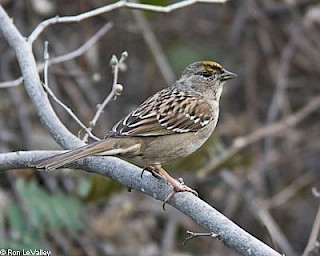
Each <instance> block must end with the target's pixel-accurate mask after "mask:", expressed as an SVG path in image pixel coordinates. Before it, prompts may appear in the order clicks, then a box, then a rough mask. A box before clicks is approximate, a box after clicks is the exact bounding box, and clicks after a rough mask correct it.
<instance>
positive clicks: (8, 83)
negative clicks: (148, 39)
mask: <svg viewBox="0 0 320 256" xmlns="http://www.w3.org/2000/svg"><path fill="white" fill-rule="evenodd" d="M112 27H113V23H112V22H108V23H107V24H105V25H104V26H103V27H102V28H100V29H99V30H98V31H97V32H96V33H95V34H94V35H93V36H92V37H91V38H90V39H89V40H88V41H86V42H85V43H84V44H83V45H81V46H80V47H79V48H77V49H76V50H74V51H72V52H68V53H66V54H63V55H60V56H57V57H54V58H52V59H50V60H49V61H48V66H49V67H50V66H51V65H53V64H58V63H62V62H66V61H69V60H72V59H75V58H77V57H79V56H81V55H82V54H83V53H85V52H86V51H87V50H89V49H90V48H91V47H92V46H93V45H94V44H95V43H96V42H98V41H99V39H100V38H102V37H103V36H104V35H105V34H106V33H107V32H108V31H109V30H110V29H111V28H112ZM37 69H38V72H41V71H43V69H44V63H43V62H42V63H39V64H38V65H37ZM22 82H23V78H22V76H21V77H19V78H17V79H15V80H11V81H5V82H1V83H0V88H9V87H15V86H19V85H21V84H22Z"/></svg>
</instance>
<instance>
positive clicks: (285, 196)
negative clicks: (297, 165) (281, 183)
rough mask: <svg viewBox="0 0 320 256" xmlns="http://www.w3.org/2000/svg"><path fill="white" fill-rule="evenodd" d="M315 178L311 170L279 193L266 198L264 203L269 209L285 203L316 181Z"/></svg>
mask: <svg viewBox="0 0 320 256" xmlns="http://www.w3.org/2000/svg"><path fill="white" fill-rule="evenodd" d="M314 180H315V177H314V175H313V174H312V173H311V172H307V173H306V174H303V175H301V176H299V177H298V178H297V179H295V180H294V181H293V182H292V183H291V184H290V185H288V186H287V187H285V188H284V189H282V190H281V191H280V192H279V193H277V194H276V195H274V196H273V197H271V198H269V199H267V200H265V201H264V205H265V206H266V208H268V209H270V208H275V207H278V206H280V205H283V204H285V203H287V202H288V201H289V199H290V198H292V197H294V196H295V195H296V194H297V193H298V192H299V191H300V190H301V189H303V188H305V187H307V186H308V185H310V184H311V183H312V182H314Z"/></svg>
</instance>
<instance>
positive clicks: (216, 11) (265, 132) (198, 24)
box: [0, 0, 320, 256]
mask: <svg viewBox="0 0 320 256" xmlns="http://www.w3.org/2000/svg"><path fill="white" fill-rule="evenodd" d="M112 2H114V1H102V0H82V1H61V0H57V1H49V0H33V1H31V0H28V1H15V0H1V1H0V3H1V4H3V7H4V8H5V10H6V11H7V12H8V13H9V15H10V16H11V17H12V18H13V21H14V24H15V25H16V26H17V28H18V29H19V31H20V32H21V33H22V34H23V35H24V36H26V37H27V36H29V35H30V34H31V32H32V31H33V30H34V29H35V28H36V26H37V25H38V24H39V23H40V22H41V21H43V20H45V19H48V18H50V17H54V16H56V15H59V16H66V15H76V14H80V13H83V12H86V11H88V10H91V9H94V8H97V7H101V6H104V5H107V4H110V3H112ZM141 2H143V3H149V4H154V5H161V6H162V5H163V6H164V5H168V4H171V3H174V2H176V1H160V0H159V1H141ZM109 22H111V23H112V24H113V26H112V28H111V29H110V30H108V31H107V32H106V33H105V34H103V36H102V37H101V38H100V39H99V40H98V42H97V43H95V44H94V45H93V46H91V47H90V49H89V50H87V51H85V52H84V53H83V54H81V55H80V56H79V57H76V58H73V59H70V60H68V61H65V62H62V63H58V64H52V65H50V68H49V86H50V88H51V89H52V90H53V92H54V93H55V95H56V96H57V97H58V98H59V99H60V100H62V101H63V102H64V103H65V104H66V105H68V106H69V107H70V108H71V109H72V110H73V111H74V113H76V115H77V116H78V117H79V119H81V120H82V121H83V123H85V124H88V123H89V122H90V120H92V118H93V116H94V114H95V112H96V107H97V105H98V104H100V103H101V102H102V101H103V100H104V98H105V97H106V96H107V95H108V94H109V93H110V91H111V88H112V82H113V74H112V70H111V67H110V64H109V62H110V59H111V56H112V55H113V54H114V55H116V56H117V57H120V55H121V53H122V52H123V51H127V52H128V54H129V56H128V58H127V59H126V61H125V63H126V65H125V66H124V65H123V66H122V69H121V72H120V73H119V83H121V84H122V85H123V87H124V90H123V93H122V94H121V96H119V97H117V98H116V100H114V101H111V102H110V103H109V104H108V106H107V108H106V110H105V112H104V113H103V115H102V117H101V118H100V119H99V121H98V123H97V125H96V127H95V128H94V129H93V133H94V134H95V135H96V136H98V137H100V138H102V137H104V136H105V135H106V134H107V132H108V131H109V130H110V128H111V127H112V126H113V124H114V123H115V122H117V121H118V120H119V119H120V118H121V117H122V116H123V115H125V114H127V113H128V112H129V111H130V110H132V109H133V108H135V107H137V106H138V105H139V104H140V103H141V102H142V101H143V100H144V99H146V98H147V97H149V96H150V95H152V94H153V93H154V92H156V91H158V90H160V89H162V88H164V87H166V86H167V85H168V84H170V83H172V82H173V81H174V80H175V79H176V78H177V77H179V75H180V73H181V72H182V70H183V69H184V68H185V67H186V66H187V65H188V64H190V63H191V62H194V61H199V60H215V61H217V62H219V63H221V64H222V65H223V66H224V67H225V68H226V69H228V70H230V71H232V72H234V73H237V74H238V77H237V79H235V80H232V81H230V82H228V83H227V85H226V86H225V90H224V93H223V95H222V101H221V112H220V120H219V123H218V126H217V128H216V130H215V132H214V135H213V136H212V137H211V138H210V140H209V141H208V142H207V143H206V144H205V146H204V147H202V148H201V149H200V150H199V151H198V152H196V153H195V154H193V155H192V156H190V157H188V158H186V159H182V160H179V161H177V162H173V163H170V164H168V165H167V166H166V169H167V171H169V172H170V174H171V175H173V176H174V177H183V178H184V181H185V182H186V184H188V185H189V186H190V187H192V188H194V189H196V190H197V191H198V192H199V195H200V197H201V198H202V199H204V200H205V201H206V202H208V203H209V204H211V205H212V206H214V207H215V208H217V209H218V210H219V211H221V212H222V213H223V214H225V215H226V216H227V217H228V218H230V219H231V220H233V221H234V222H235V223H237V224H238V225H239V226H241V227H242V228H244V229H245V230H247V231H248V232H250V233H251V234H253V235H254V236H256V237H258V238H259V239H261V240H262V241H264V242H265V243H268V244H269V245H271V246H272V247H274V248H275V249H276V250H278V251H279V252H283V253H286V255H290V256H294V255H302V253H303V251H304V250H305V248H306V245H307V243H308V240H309V236H310V232H311V230H312V227H315V228H316V226H315V218H316V214H317V211H318V208H319V193H318V192H317V191H318V190H317V189H320V182H319V177H320V170H319V168H320V122H319V121H320V111H319V107H320V99H319V94H320V44H319V42H320V4H319V1H318V0H292V1H277V0H263V1H254V0H246V1H244V0H237V1H235V0H230V1H228V2H227V3H226V4H204V3H201V4H200V3H198V4H195V5H192V6H189V7H186V8H182V9H179V10H175V11H173V12H170V13H168V14H164V13H156V12H141V11H136V10H135V11H134V10H130V9H119V10H115V11H112V12H108V13H105V14H102V15H100V16H97V17H94V18H90V19H86V20H84V21H82V22H80V23H62V24H56V25H53V26H50V27H49V28H47V29H46V30H45V31H44V32H43V33H42V34H41V35H40V37H39V38H37V40H36V41H35V42H34V44H33V51H34V54H35V57H36V60H37V61H38V63H42V62H43V52H44V42H45V41H48V42H49V53H50V57H51V58H54V57H57V56H61V55H64V54H67V53H69V52H72V51H75V50H77V49H79V47H81V46H82V45H83V44H85V43H86V42H88V40H91V39H92V38H94V35H95V33H96V32H97V31H98V30H99V29H100V28H101V27H102V26H104V25H105V24H106V23H109ZM0 42H1V43H0V56H1V58H0V92H1V93H0V152H10V151H15V150H34V149H59V146H58V145H57V144H56V143H55V142H54V141H53V140H52V139H51V138H50V136H49V134H48V132H47V131H46V130H45V129H44V128H43V127H42V125H41V123H40V122H39V118H38V116H37V114H36V112H35V109H34V107H33V106H32V104H31V102H30V100H29V98H28V96H27V94H26V93H25V91H24V88H23V86H22V85H17V84H19V83H16V84H15V82H12V81H14V80H15V79H17V78H19V76H20V70H19V67H18V65H17V61H16V58H15V55H14V52H13V51H12V50H11V49H10V48H9V46H8V44H7V43H6V42H5V40H4V38H3V37H2V35H0ZM40 74H41V77H43V75H42V73H41V72H40ZM4 82H9V83H7V84H4ZM53 105H54V108H55V110H56V112H57V114H58V116H59V117H60V118H61V120H62V121H63V123H64V124H65V125H66V126H67V127H68V128H69V129H70V130H71V131H72V132H73V133H74V134H79V136H83V135H84V132H83V130H81V128H80V127H79V125H78V124H77V123H76V122H75V121H74V120H73V119H72V118H71V117H70V116H69V115H68V114H67V113H66V112H65V110H64V109H62V108H61V107H60V106H58V105H57V104H56V103H54V102H53ZM0 216H1V218H0V247H1V248H13V249H30V248H35V249H39V248H42V249H49V250H51V251H52V254H53V255H145V256H153V255H183V256H184V255H231V256H232V255H238V254H237V253H235V252H233V251H232V250H230V249H228V248H226V247H225V246H224V245H222V244H221V242H219V241H218V240H217V241H215V240H213V239H212V238H196V239H192V240H190V241H188V242H187V243H186V245H182V241H183V240H184V239H185V238H186V237H187V235H186V233H185V232H186V230H192V231H197V232H202V231H203V230H202V229H201V228H200V227H199V226H198V225H196V224H195V223H194V222H193V221H192V220H190V219H188V218H187V217H185V216H184V215H183V214H182V213H180V212H178V211H176V210H175V209H173V208H172V207H171V206H169V205H168V206H167V210H166V211H163V210H162V203H161V202H159V201H156V200H154V199H153V198H150V197H148V196H146V195H144V194H141V193H139V192H136V191H132V192H131V193H129V192H128V191H127V190H126V188H124V187H122V186H121V185H120V184H118V183H116V182H114V181H112V180H110V179H108V178H106V177H102V176H98V175H92V174H88V173H85V172H82V171H72V170H65V171H61V170H59V171H54V172H50V173H48V172H37V171H34V170H33V169H26V170H10V171H7V172H2V173H0ZM311 250H313V252H311V253H310V254H309V255H319V254H318V253H319V251H318V252H317V250H316V248H313V247H312V248H311ZM305 255H308V254H305Z"/></svg>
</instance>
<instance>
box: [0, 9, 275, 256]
mask: <svg viewBox="0 0 320 256" xmlns="http://www.w3.org/2000/svg"><path fill="white" fill-rule="evenodd" d="M0 30H1V31H2V33H3V35H4V37H5V39H6V40H7V41H8V43H9V44H10V46H11V47H12V48H13V50H14V51H15V53H16V56H17V60H18V62H19V65H20V69H21V72H22V76H23V79H24V86H25V90H26V91H27V93H28V95H29V97H30V99H31V101H32V103H33V105H34V107H35V108H36V110H37V112H38V114H39V116H40V120H41V122H42V124H43V125H44V127H45V128H46V129H47V130H48V131H49V133H50V134H51V136H52V137H53V138H54V139H55V140H56V141H57V143H59V144H60V145H61V146H62V147H63V148H73V147H79V146H81V145H83V143H82V142H81V140H79V139H78V138H77V137H76V136H74V135H73V134H72V133H70V132H69V130H68V129H67V128H66V127H65V126H64V125H63V124H62V123H61V121H60V120H59V118H58V117H57V115H56V114H55V112H54V110H53V109H52V107H51V105H50V102H49V101H48V98H47V96H46V94H45V92H44V91H43V88H42V86H41V82H40V78H39V75H38V71H37V68H36V62H35V59H34V56H33V53H32V49H31V48H30V45H29V44H28V43H27V41H26V39H25V38H24V37H22V36H21V34H20V33H19V31H18V30H17V28H16V27H15V26H14V24H13V23H12V20H11V19H10V18H9V17H8V15H7V14H6V12H5V11H4V9H3V8H2V7H1V6H0ZM58 152H59V151H58ZM58 152H57V151H28V152H12V153H3V154H0V170H2V171H4V170H9V169H13V168H15V169H16V168H25V167H27V166H29V165H30V164H31V163H33V162H34V161H37V160H39V159H41V158H44V157H47V156H49V155H51V154H54V153H58ZM60 152H61V151H60ZM70 167H73V168H74V167H75V168H81V169H83V170H86V171H87V172H92V173H98V174H101V175H103V176H107V177H110V178H112V179H115V180H117V181H118V182H120V183H121V184H122V185H124V186H126V187H128V188H131V189H134V190H138V191H141V192H143V193H145V194H148V195H150V196H152V197H154V198H156V199H158V200H164V199H165V198H166V196H167V195H168V193H169V192H170V191H172V188H171V187H170V186H169V185H168V184H167V183H166V182H164V181H161V180H158V179H156V178H154V177H153V176H152V175H150V174H145V175H144V176H143V178H141V177H140V175H141V169H140V168H138V167H136V166H134V165H132V164H129V163H127V162H125V161H122V160H120V159H117V158H114V157H88V158H85V159H83V160H80V161H77V162H76V163H73V164H70ZM169 203H170V204H171V205H172V206H174V207H175V208H177V209H178V210H180V211H181V212H183V213H184V214H186V215H187V216H189V217H190V218H192V219H193V220H194V221H195V222H197V223H198V224H199V225H201V226H202V227H204V228H205V229H207V230H208V231H210V232H214V233H216V234H218V235H219V237H220V239H221V241H222V242H223V243H224V244H225V245H226V246H228V247H230V248H232V249H234V250H235V251H237V252H239V253H240V254H242V255H248V256H249V255H251V256H252V255H255V256H280V254H279V253H278V252H276V251H274V250H273V249H272V248H271V247H269V246H268V245H266V244H264V243H263V242H261V241H259V240H258V239H257V238H255V237H253V236H252V235H250V234H249V233H247V232H246V231H244V230H243V229H241V228H240V227H239V226H237V225H236V224H235V223H233V222H232V221H231V220H229V219H228V218H226V217H225V216H224V215H222V214H221V213H220V212H218V211H217V210H215V209H214V208H213V207H211V206H210V205H209V204H207V203H206V202H204V201H203V200H201V199H200V198H198V197H196V196H194V195H193V194H191V193H186V192H184V193H179V194H177V195H175V196H174V198H173V199H172V200H171V201H170V202H169Z"/></svg>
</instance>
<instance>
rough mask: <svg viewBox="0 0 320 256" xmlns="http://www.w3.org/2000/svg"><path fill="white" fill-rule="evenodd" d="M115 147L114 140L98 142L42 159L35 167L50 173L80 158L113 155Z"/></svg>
mask: <svg viewBox="0 0 320 256" xmlns="http://www.w3.org/2000/svg"><path fill="white" fill-rule="evenodd" d="M113 146H114V141H113V139H108V140H102V141H97V142H94V143H91V144H89V145H86V146H83V147H80V148H76V149H73V150H70V151H68V152H65V153H62V154H58V155H55V156H51V157H48V158H45V159H42V160H40V161H39V162H37V163H35V164H34V165H35V167H36V168H37V169H42V168H44V169H46V170H48V171H50V170H54V169H57V168H59V167H61V166H63V165H65V164H68V163H71V162H74V161H76V160H78V159H80V158H83V157H86V156H91V155H95V154H98V153H102V152H105V151H110V154H108V152H106V154H105V155H112V151H113ZM113 155H115V154H113Z"/></svg>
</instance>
